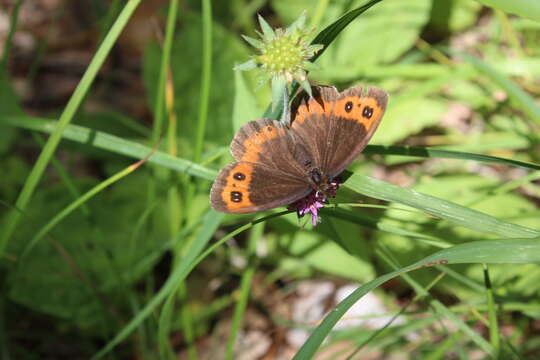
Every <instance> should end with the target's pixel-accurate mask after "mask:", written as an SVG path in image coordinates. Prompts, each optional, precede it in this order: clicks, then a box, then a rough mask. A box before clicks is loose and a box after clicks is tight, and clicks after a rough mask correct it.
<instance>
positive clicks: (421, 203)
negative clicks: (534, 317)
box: [346, 174, 540, 238]
mask: <svg viewBox="0 0 540 360" xmlns="http://www.w3.org/2000/svg"><path fill="white" fill-rule="evenodd" d="M346 185H347V186H348V187H349V188H351V189H353V190H354V191H356V192H358V193H360V194H364V195H367V196H370V197H374V198H377V199H381V200H386V201H394V202H398V203H400V204H404V205H408V206H411V207H413V208H416V209H419V210H422V211H424V212H426V213H428V214H431V215H435V216H437V217H440V218H442V219H445V220H448V221H450V222H452V223H454V224H457V225H460V226H463V227H466V228H469V229H472V230H476V231H480V232H483V233H488V234H495V235H498V236H501V237H507V238H532V237H537V236H540V231H538V230H533V229H530V228H527V227H524V226H520V225H515V224H510V223H507V222H504V221H501V220H498V219H496V218H494V217H493V216H490V215H487V214H484V213H481V212H479V211H476V210H473V209H469V208H467V207H464V206H461V205H458V204H455V203H452V202H450V201H446V200H443V199H439V198H436V197H433V196H430V195H426V194H422V193H419V192H417V191H414V190H411V189H407V188H403V187H399V186H396V185H392V184H389V183H386V182H383V181H379V180H375V179H372V178H369V177H367V176H363V175H359V174H353V175H352V176H351V177H350V178H349V179H348V180H347V182H346Z"/></svg>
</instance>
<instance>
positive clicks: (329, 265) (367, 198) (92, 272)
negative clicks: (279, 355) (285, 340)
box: [0, 0, 540, 359]
mask: <svg viewBox="0 0 540 360" xmlns="http://www.w3.org/2000/svg"><path fill="white" fill-rule="evenodd" d="M27 1H30V0H27ZM139 2H140V1H138V0H130V1H127V2H119V1H113V2H111V4H109V3H105V2H103V3H102V2H99V1H98V2H95V3H93V6H94V11H93V12H92V16H95V18H92V19H91V20H90V22H92V21H95V25H96V27H95V29H98V30H99V31H97V32H96V31H94V30H95V29H94V30H93V32H96V33H99V32H101V34H98V35H97V37H96V41H95V43H96V44H98V45H97V47H96V49H95V50H88V49H85V51H87V53H88V54H90V55H92V57H91V58H92V61H91V62H90V64H89V66H88V68H86V69H84V73H82V74H81V75H82V77H81V78H80V79H79V78H78V77H77V78H76V81H74V83H78V86H76V88H74V91H73V92H70V93H69V98H68V99H62V101H64V100H66V101H65V102H66V104H65V106H58V103H57V104H55V107H54V109H49V108H48V109H47V110H43V109H42V108H39V106H35V103H36V101H35V100H36V99H34V98H32V96H33V92H32V91H28V89H33V88H34V87H36V88H37V87H38V86H44V87H45V89H48V88H47V87H46V86H49V85H46V84H44V83H43V84H42V83H41V82H40V81H39V79H40V78H39V77H34V75H35V74H40V72H41V71H47V68H46V67H41V66H40V65H41V62H42V61H43V58H42V57H41V56H39V57H37V60H35V61H36V63H33V64H32V68H33V69H34V70H32V71H31V73H33V75H32V79H33V80H32V81H30V80H28V79H27V75H25V74H23V75H21V73H22V72H24V71H26V70H24V69H25V67H24V66H22V67H21V68H22V69H23V70H21V68H19V67H18V66H17V65H18V64H17V63H16V62H17V61H19V60H20V59H21V58H22V59H24V56H20V55H19V53H18V51H22V52H24V49H22V48H18V47H17V41H18V40H17V36H14V34H15V31H16V30H17V27H18V26H19V25H18V22H17V20H18V19H17V17H18V16H20V15H19V12H20V11H23V13H24V11H26V10H25V8H24V6H23V7H21V5H22V3H23V2H22V1H17V2H16V4H15V5H16V6H15V8H14V9H13V10H12V11H11V22H10V24H11V27H10V29H9V32H8V36H7V43H6V44H5V46H4V52H5V57H4V60H2V61H1V62H0V167H1V169H2V171H3V176H2V180H1V182H0V184H1V186H0V203H1V204H2V205H3V209H2V210H1V212H0V216H1V217H0V230H1V232H0V234H1V237H0V349H1V350H2V351H0V354H2V356H4V357H6V358H23V359H25V358H54V357H55V356H59V355H58V354H59V353H57V352H55V353H54V354H53V355H50V354H49V353H47V351H49V350H47V348H45V347H44V348H41V347H39V348H36V349H35V350H32V351H34V352H35V353H30V351H26V350H23V347H24V346H26V345H27V344H29V343H31V342H32V341H34V339H35V338H39V341H40V342H43V343H47V344H49V345H48V348H49V349H50V348H55V347H58V348H62V346H63V345H66V344H68V343H70V341H68V340H67V339H68V338H67V337H64V335H65V334H66V333H70V334H75V335H73V337H75V338H76V339H77V341H76V342H77V344H76V348H77V350H76V351H77V356H75V357H81V358H90V357H92V356H93V357H94V358H96V359H97V358H105V357H115V358H124V357H137V358H141V359H155V358H158V357H159V358H174V357H178V356H181V357H189V358H191V359H195V358H198V357H204V356H207V355H208V354H207V353H206V352H204V351H205V349H203V347H201V346H200V344H205V347H208V346H207V344H210V343H211V344H212V345H211V346H210V347H211V350H212V354H217V353H220V354H226V355H225V356H226V357H228V358H230V359H231V358H235V357H236V356H240V355H242V354H239V353H238V351H240V350H239V347H238V346H239V345H238V344H241V343H242V342H243V341H245V338H243V336H244V334H245V333H248V332H249V331H250V330H252V329H253V328H257V327H258V326H261V325H259V324H260V323H268V324H271V327H270V328H264V331H260V332H263V333H264V332H265V331H266V332H272V331H274V330H275V329H279V331H280V333H285V334H287V331H288V330H290V329H299V328H301V329H306V328H308V329H309V330H313V332H312V333H311V335H309V336H308V338H307V341H306V342H305V343H304V345H303V346H301V347H298V348H297V349H296V351H297V352H296V355H295V358H296V359H310V358H313V357H314V356H316V354H318V353H317V352H318V351H319V349H320V347H321V344H323V340H324V339H328V343H327V345H323V346H327V348H326V349H325V351H329V350H331V347H332V345H334V344H337V347H339V348H340V350H339V351H344V353H346V354H349V355H350V356H351V358H356V357H358V358H360V357H362V354H364V352H365V353H366V357H367V356H368V354H367V352H368V351H371V350H375V351H376V354H377V356H380V357H385V356H388V357H390V356H392V355H393V354H396V353H402V352H403V351H404V350H405V349H411V348H412V347H411V343H412V344H414V345H415V347H414V350H413V355H412V356H416V357H419V358H433V359H435V358H450V357H452V356H454V357H455V356H457V355H456V354H459V356H460V357H461V358H468V357H472V356H473V355H474V353H475V352H476V353H478V352H480V353H481V354H482V356H485V357H489V358H497V357H498V358H504V359H506V358H509V359H511V358H528V357H530V355H531V354H533V353H534V352H535V351H536V352H537V351H538V349H539V347H538V346H539V345H538V342H537V341H536V340H535V339H534V338H535V337H537V335H538V334H537V333H535V332H534V331H535V330H534V329H533V328H534V326H533V325H532V324H534V321H537V319H538V316H539V314H540V304H538V294H539V290H540V289H539V287H538V284H539V283H540V282H539V281H540V271H539V270H538V264H539V263H540V222H539V221H538V217H539V215H540V213H539V211H538V204H539V203H540V200H539V199H540V191H539V190H538V182H539V179H540V173H539V172H538V170H540V156H539V155H538V146H539V145H538V144H539V141H540V135H539V134H540V132H539V130H538V126H539V124H540V110H539V109H540V106H539V104H538V99H537V97H538V96H537V94H538V93H539V90H538V79H539V78H540V62H539V61H538V60H537V58H538V55H540V47H539V46H538V40H539V39H540V26H538V24H537V23H534V22H532V21H530V20H524V19H521V18H518V17H514V16H508V14H506V13H504V12H503V11H506V12H508V13H511V14H518V15H519V16H523V17H527V18H530V19H533V20H536V21H539V20H540V16H539V15H538V14H539V12H538V11H540V9H539V8H538V5H537V1H535V0H516V1H512V2H508V1H496V0H489V1H488V0H481V1H479V2H474V1H471V0H449V1H444V2H443V1H439V0H412V1H398V0H372V1H366V0H363V1H361V0H353V1H350V0H336V1H326V0H319V1H311V0H310V1H308V0H300V1H285V0H268V1H263V0H255V1H248V0H232V1H231V2H230V4H229V3H226V2H218V3H216V2H212V1H209V0H205V1H204V2H193V1H192V2H187V3H186V4H183V3H182V2H177V1H173V2H171V3H170V4H169V6H166V7H164V8H158V7H156V8H153V9H152V10H148V9H147V8H145V7H141V8H140V9H139V10H140V11H141V12H142V14H143V15H144V16H143V17H144V18H145V21H144V22H143V23H142V24H144V26H143V25H141V23H140V22H139V23H137V19H138V18H139V19H140V16H132V14H134V12H135V10H136V9H137V8H138V5H139ZM156 3H157V2H156ZM179 4H180V5H181V6H178V7H177V5H179ZM480 4H484V5H488V6H493V7H494V8H495V9H497V10H496V11H494V10H492V9H489V8H487V9H486V8H483V7H482V5H480ZM146 5H148V6H149V7H152V5H150V3H148V4H146ZM59 6H61V7H62V9H63V10H66V12H67V13H68V14H70V13H69V9H70V8H69V7H68V5H65V4H64V5H59ZM153 6H156V5H153ZM64 7H65V8H64ZM305 10H306V11H307V12H306V19H305V20H306V28H307V29H310V28H311V27H315V29H314V32H313V38H314V40H313V42H312V44H322V45H324V47H323V48H322V50H321V51H320V52H318V53H317V54H315V55H313V54H312V53H309V55H310V56H311V55H313V56H312V58H311V60H312V61H315V62H316V64H317V65H318V68H313V67H310V68H309V69H307V70H309V71H310V73H309V74H308V77H309V79H310V80H313V81H315V82H322V83H328V84H333V85H336V86H338V88H340V89H343V88H346V87H348V86H352V85H356V84H364V83H367V84H374V85H376V86H379V87H382V88H384V89H386V90H387V91H388V92H389V94H390V101H389V105H388V109H387V113H386V115H385V117H384V119H383V121H382V123H381V125H380V127H379V129H378V131H377V133H376V134H375V136H374V138H373V139H372V141H371V143H372V145H369V146H368V147H367V148H366V150H365V151H364V154H365V155H366V156H363V157H361V161H357V162H356V163H355V164H353V165H352V166H351V167H350V169H349V170H350V172H347V173H345V174H344V175H343V176H344V180H345V182H344V184H343V186H342V187H341V189H340V190H339V193H338V197H337V198H336V199H335V201H334V204H333V205H335V206H328V207H327V208H325V209H324V210H323V211H322V216H323V221H322V223H321V224H319V225H318V226H316V227H313V226H311V224H310V222H309V221H306V219H298V218H297V216H296V214H294V213H292V212H290V211H281V212H278V210H273V211H271V212H269V213H268V214H256V215H225V214H221V213H217V212H215V211H214V210H212V209H210V207H209V201H208V192H209V188H210V185H211V182H212V181H213V180H214V178H215V176H216V174H217V171H218V169H219V168H220V167H221V166H222V165H223V164H225V163H227V162H228V161H230V159H231V157H230V156H229V155H228V154H227V152H228V149H227V146H228V145H229V143H230V142H231V138H232V136H233V134H234V131H236V130H238V129H239V128H240V127H241V126H242V124H244V123H246V122H248V121H250V120H254V119H256V118H260V117H271V118H279V113H280V112H281V111H282V109H283V107H284V106H283V105H284V104H283V103H282V100H280V101H281V103H280V102H276V101H274V102H273V103H272V104H273V105H274V106H275V109H274V110H273V111H272V106H270V100H271V99H272V97H274V98H277V97H280V99H281V95H279V94H281V92H280V91H281V90H279V89H282V86H281V85H280V86H276V85H275V86H274V94H272V88H271V87H270V86H266V87H262V88H260V89H259V90H255V88H256V80H257V79H256V78H255V77H254V75H253V74H251V72H234V71H233V70H232V69H233V68H234V67H235V66H236V65H238V64H240V63H242V62H244V61H246V59H249V57H250V55H253V54H251V50H250V46H249V44H247V43H246V42H245V41H244V40H243V39H242V38H241V34H248V35H249V36H250V38H249V39H250V40H248V42H249V43H250V44H252V45H253V44H255V45H260V43H259V42H257V41H254V40H253V36H255V35H254V33H255V31H256V30H258V25H257V14H258V13H261V15H263V16H264V18H265V19H266V20H267V22H264V23H263V24H262V26H263V27H262V32H263V37H268V36H270V34H271V33H272V32H273V30H272V28H276V27H281V28H286V27H287V26H288V25H290V23H291V22H292V21H294V20H295V19H297V18H298V17H299V16H300V14H302V13H303V11H305ZM501 10H502V11H501ZM1 11H3V10H1ZM145 11H146V12H148V11H151V14H148V13H145ZM150 18H158V19H161V20H166V19H167V23H166V25H165V27H164V30H165V29H166V31H164V35H163V39H161V30H159V31H156V32H155V33H158V35H159V36H157V39H156V38H154V37H151V38H150V39H148V38H144V36H142V35H141V36H140V34H139V33H137V36H136V38H137V39H140V41H141V42H142V44H140V45H141V46H140V48H139V50H140V52H141V54H140V55H137V51H134V52H131V49H129V46H127V45H126V43H124V42H123V40H122V39H121V38H119V35H120V33H121V32H122V31H126V33H127V34H126V35H128V34H129V27H126V24H127V23H128V20H130V21H133V24H135V25H134V26H136V27H137V26H138V27H140V28H143V27H144V28H148V27H150V25H149V23H148V21H147V19H150ZM21 19H24V18H21ZM21 19H19V20H21ZM301 19H302V18H301ZM87 20H88V19H87ZM58 21H60V22H62V21H66V20H65V19H63V18H62V16H60V17H59V19H58ZM138 21H140V20H138ZM156 24H158V27H157V28H158V29H159V28H160V27H161V25H162V24H161V23H160V21H156ZM295 26H296V25H295ZM89 33H91V32H89ZM1 35H2V34H0V36H1ZM152 36H153V35H152ZM116 45H118V46H117V47H115V51H117V52H116V53H114V54H115V56H111V55H112V53H111V50H112V49H113V46H116ZM70 46H72V45H70ZM306 46H307V44H306ZM78 50H80V49H78ZM41 51H43V56H44V57H45V58H47V56H48V55H49V52H50V51H54V49H52V50H51V49H47V47H46V46H45V47H44V48H43V49H42V50H41ZM32 54H33V53H32ZM304 55H305V54H304ZM32 56H34V55H32ZM32 56H31V57H32ZM306 56H307V55H306ZM130 57H135V58H136V61H133V59H130ZM122 58H128V59H129V61H128V63H129V64H130V65H129V66H133V64H134V63H136V64H139V63H140V64H141V69H140V73H139V72H138V70H139V69H138V68H137V70H136V71H133V72H131V73H129V71H127V70H126V69H125V68H121V69H120V71H117V70H119V69H118V68H116V66H120V65H118V64H119V63H120V64H122V60H121V59H122ZM139 60H140V61H139ZM304 60H307V59H304ZM252 65H253V64H250V63H249V64H248V65H247V67H250V66H252ZM122 66H125V63H124V64H123V65H122ZM36 69H37V70H36ZM122 71H124V72H122ZM126 71H127V72H128V73H129V74H130V76H125V75H126ZM29 72H30V71H29ZM77 76H78V75H77ZM28 77H30V75H28ZM36 79H38V80H36ZM123 79H130V80H129V81H126V80H123ZM59 81H60V80H59ZM122 81H125V82H126V83H128V85H125V84H124V85H123V86H124V88H122V87H120V89H121V91H117V88H116V87H117V86H118V83H122ZM131 82H134V84H132V83H131ZM21 84H23V85H24V86H23V85H21ZM278 85H279V84H278ZM296 85H298V84H296ZM304 85H305V84H304ZM54 86H56V84H54ZM137 86H138V87H140V88H141V89H144V96H143V95H141V96H140V97H137V98H134V99H130V101H126V97H125V95H124V94H122V90H126V89H127V88H131V87H133V88H137ZM58 87H61V84H60V83H59V85H58ZM276 89H277V90H276ZM278 90H279V91H278ZM141 92H142V91H141ZM103 94H105V96H103ZM278 95H279V96H278ZM29 98H30V99H32V100H33V101H32V100H30V101H29V100H28V99H29ZM104 99H105V100H108V101H104ZM37 103H39V102H37ZM130 103H136V104H137V105H138V107H137V109H138V110H137V111H130V110H128V109H130V108H129V106H127V105H128V104H130ZM96 105H97V106H96ZM265 108H266V109H267V110H266V113H265V112H264V111H263V110H264V109H265ZM141 109H143V110H141ZM52 114H60V115H59V117H58V119H53V118H52V117H53V116H54V115H52ZM74 123H76V125H75V124H74ZM150 123H151V124H152V125H149V124H150ZM41 134H46V135H47V136H48V137H47V138H46V139H45V138H44V137H42V136H41ZM29 135H30V136H29ZM37 135H39V136H37ZM44 139H45V140H44ZM126 160H127V161H126ZM133 161H137V162H136V163H135V164H132V162H133ZM49 164H50V165H53V166H50V167H49ZM394 183H396V184H398V185H395V184H394ZM279 210H282V209H279ZM246 230H249V234H246V233H245V232H246ZM225 244H226V245H225ZM486 264H489V267H488V266H487V265H486ZM381 274H383V275H381ZM322 278H324V279H325V280H326V281H330V282H332V283H333V284H342V283H345V282H347V283H351V282H352V283H353V284H356V283H360V284H359V285H357V288H356V290H355V291H353V292H352V293H351V294H350V295H349V296H348V297H346V298H345V300H343V301H341V302H340V303H339V304H337V305H336V304H333V303H331V301H327V300H325V301H326V302H325V304H326V305H327V306H326V307H325V309H324V311H326V310H330V311H328V313H327V315H326V316H325V317H322V316H321V318H320V319H317V320H316V321H314V322H312V321H311V320H310V321H309V322H307V323H306V322H303V321H299V320H296V318H294V317H292V318H284V315H283V314H289V313H291V312H292V311H293V309H294V307H293V305H291V304H293V303H294V302H295V301H296V300H297V299H298V298H301V297H302V296H301V295H299V293H297V292H295V289H296V287H297V286H298V285H299V284H301V283H302V281H304V280H305V279H309V280H310V281H311V282H313V283H317V282H320V281H321V279H322ZM375 290H376V291H377V292H376V294H377V296H378V297H379V298H381V299H382V301H383V302H384V303H385V305H386V310H385V311H387V313H390V315H394V314H396V317H395V318H394V319H393V320H388V321H387V323H386V325H384V326H378V327H377V328H376V329H373V328H369V327H363V326H357V327H353V328H349V329H346V330H343V329H339V330H338V328H337V327H336V324H338V321H339V320H340V318H342V317H345V318H346V317H347V316H348V315H346V314H345V313H346V311H347V310H348V309H350V308H351V307H353V306H354V305H358V304H359V301H363V300H365V295H366V294H368V293H369V292H371V291H375ZM410 292H413V293H414V294H412V295H411V294H410ZM276 299H278V300H276ZM404 300H406V301H408V302H411V304H413V305H414V311H413V310H411V309H408V305H405V306H404V305H400V304H403V303H404V302H405V301H404ZM276 304H277V305H276ZM233 309H234V310H233ZM12 313H14V314H23V315H24V319H25V321H20V322H19V321H18V320H17V319H14V317H15V316H12V315H11V314H12ZM254 313H255V314H256V316H255V317H254V315H253V314H254ZM231 314H232V315H231ZM261 314H262V315H261ZM386 315H388V314H386ZM398 315H399V316H398ZM261 316H262V317H263V318H264V321H262V322H261V321H258V320H260V319H259V317H261ZM373 316H374V317H376V316H381V315H377V314H374V315H373ZM43 317H46V319H45V320H43ZM36 319H41V321H43V322H46V326H45V329H44V328H43V326H41V327H40V326H37V327H36V329H35V331H34V332H32V333H29V334H28V336H27V337H24V336H21V334H25V335H26V334H27V331H28V329H27V328H25V324H26V323H31V324H32V325H33V324H34V321H35V322H36V323H39V321H37V320H36ZM231 319H232V320H231ZM320 321H322V322H320ZM231 323H232V325H230V324H231ZM223 328H225V329H227V331H229V332H225V334H226V339H224V338H223V334H222V333H221V331H223V330H222V329H223ZM501 329H511V330H512V331H511V333H512V335H508V333H509V331H502V330H501ZM32 330H34V329H32ZM257 331H259V330H257ZM3 334H7V336H4V335H3ZM411 334H412V335H411ZM212 337H214V338H215V339H218V341H213V342H212V341H211V340H209V339H211V338H212ZM441 339H443V340H442V341H441ZM69 340H71V338H69ZM235 344H236V345H235ZM273 345H274V348H275V349H278V348H279V347H280V345H282V344H279V343H276V344H273ZM289 345H290V344H289ZM366 345H368V346H366ZM291 349H292V347H291ZM332 351H334V350H332ZM330 353H331V352H330ZM4 354H7V355H4ZM21 354H22V355H21ZM185 354H187V355H185ZM331 354H332V355H334V354H333V353H331ZM426 354H429V356H428V357H426V356H425V355H426ZM369 355H371V354H369Z"/></svg>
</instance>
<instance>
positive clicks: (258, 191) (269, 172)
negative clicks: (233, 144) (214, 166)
mask: <svg viewBox="0 0 540 360" xmlns="http://www.w3.org/2000/svg"><path fill="white" fill-rule="evenodd" d="M310 191H311V189H310V188H309V186H307V184H306V183H305V182H304V181H302V180H299V179H296V178H294V177H283V176H282V174H280V172H278V171H276V169H275V168H271V167H268V166H266V165H262V164H258V163H250V162H245V161H239V162H234V163H232V164H229V165H227V166H225V167H224V168H223V169H222V170H221V171H220V173H219V175H218V177H217V178H216V181H215V182H214V185H213V186H212V190H211V191H210V202H211V204H212V207H213V208H214V209H215V210H217V211H221V212H225V213H250V212H257V211H263V210H268V209H273V208H275V207H278V206H283V205H288V204H291V203H293V202H294V201H296V200H298V199H300V198H302V197H304V196H306V195H307V194H309V192H310Z"/></svg>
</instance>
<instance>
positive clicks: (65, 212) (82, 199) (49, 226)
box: [19, 154, 151, 263]
mask: <svg viewBox="0 0 540 360" xmlns="http://www.w3.org/2000/svg"><path fill="white" fill-rule="evenodd" d="M150 155H151V154H150ZM150 155H148V156H150ZM146 160H147V159H143V160H139V161H137V162H136V163H134V164H131V165H130V166H128V167H126V168H125V169H123V170H121V171H119V172H117V173H116V174H114V175H113V176H111V177H110V178H108V179H106V180H105V181H102V182H101V183H99V184H98V185H96V186H94V187H93V188H92V189H90V190H89V191H88V192H86V193H85V194H84V195H82V196H81V197H79V198H78V199H76V200H75V201H74V202H72V203H71V204H69V205H68V206H67V207H65V208H64V210H62V211H60V212H59V213H58V214H56V216H55V217H53V218H52V219H51V220H50V221H49V222H48V223H47V224H45V226H43V227H42V228H41V230H39V231H38V232H37V233H36V234H35V235H34V237H33V238H32V239H31V240H30V241H29V242H28V245H26V247H25V248H24V250H23V252H22V253H21V255H20V257H19V263H22V260H23V259H24V258H25V257H26V255H27V254H28V253H29V252H30V250H32V248H33V247H34V246H35V245H36V244H37V243H38V242H39V241H40V240H41V239H42V238H43V237H44V236H45V235H47V234H48V233H49V232H50V231H51V230H52V229H53V228H54V227H55V226H56V225H58V223H60V222H61V221H62V220H63V219H64V218H66V217H67V216H68V215H69V214H71V213H72V212H73V211H75V210H76V209H78V208H79V207H81V206H82V205H84V204H85V203H86V202H87V201H88V200H90V199H91V198H92V197H94V196H95V195H97V194H98V193H99V192H101V191H102V190H104V189H105V188H107V187H109V186H111V185H112V184H114V183H115V182H117V181H118V180H120V179H122V178H123V177H125V176H126V175H129V174H131V173H132V172H133V171H135V170H136V169H137V168H138V167H139V166H141V165H142V164H143V163H144V162H146Z"/></svg>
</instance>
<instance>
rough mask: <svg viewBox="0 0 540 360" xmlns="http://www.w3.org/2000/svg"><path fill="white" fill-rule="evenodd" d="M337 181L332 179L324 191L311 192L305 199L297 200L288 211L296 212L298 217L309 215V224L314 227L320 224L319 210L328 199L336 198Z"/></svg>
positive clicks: (338, 182)
mask: <svg viewBox="0 0 540 360" xmlns="http://www.w3.org/2000/svg"><path fill="white" fill-rule="evenodd" d="M339 184H340V181H339V179H334V181H332V182H331V183H330V184H328V187H327V188H326V190H325V191H324V192H323V191H315V190H314V191H312V192H311V193H309V194H308V195H307V196H306V197H304V198H302V199H299V200H297V201H295V202H294V203H292V204H291V205H289V207H288V209H289V210H296V213H297V214H298V217H302V216H304V215H306V214H308V213H311V224H312V225H313V226H316V225H317V224H318V223H319V222H320V217H319V209H322V208H323V207H324V204H325V203H326V201H327V199H328V198H333V197H336V191H337V189H338V188H339Z"/></svg>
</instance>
